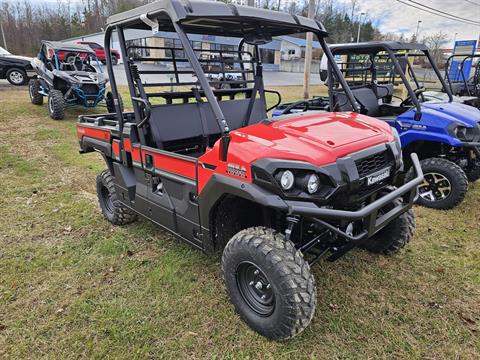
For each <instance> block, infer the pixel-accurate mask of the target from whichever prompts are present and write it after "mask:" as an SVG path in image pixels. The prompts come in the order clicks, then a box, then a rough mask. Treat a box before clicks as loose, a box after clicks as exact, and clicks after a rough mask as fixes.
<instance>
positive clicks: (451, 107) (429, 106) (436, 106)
mask: <svg viewBox="0 0 480 360" xmlns="http://www.w3.org/2000/svg"><path fill="white" fill-rule="evenodd" d="M423 117H431V118H432V119H435V120H436V121H445V122H456V123H458V124H460V125H462V126H465V127H467V128H471V127H475V126H477V124H478V122H480V110H479V109H477V108H475V107H473V106H468V105H464V104H460V103H457V102H446V101H445V102H443V101H440V102H438V101H434V102H433V101H432V102H426V103H423V104H422V118H423Z"/></svg>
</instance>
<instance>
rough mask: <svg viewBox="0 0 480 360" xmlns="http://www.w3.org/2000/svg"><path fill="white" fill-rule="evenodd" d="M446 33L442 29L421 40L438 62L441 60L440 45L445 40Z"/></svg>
mask: <svg viewBox="0 0 480 360" xmlns="http://www.w3.org/2000/svg"><path fill="white" fill-rule="evenodd" d="M447 38H448V35H447V34H446V33H444V32H443V31H441V30H440V31H439V32H437V33H434V34H431V35H428V36H425V37H424V38H423V40H422V42H423V43H424V44H425V45H427V46H428V48H429V49H430V53H431V54H432V57H433V59H434V60H435V62H436V63H437V64H438V63H440V62H441V61H442V60H443V57H442V46H443V45H444V44H445V43H446V42H447Z"/></svg>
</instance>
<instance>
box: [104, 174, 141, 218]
mask: <svg viewBox="0 0 480 360" xmlns="http://www.w3.org/2000/svg"><path fill="white" fill-rule="evenodd" d="M97 196H98V202H99V203H100V208H101V209H102V213H103V216H105V218H106V219H107V220H108V221H109V222H111V223H112V224H113V225H126V224H129V223H131V222H134V221H135V220H137V215H136V214H135V213H134V212H133V211H132V210H130V209H129V208H127V207H125V206H124V205H122V203H121V202H120V201H119V200H118V196H117V192H116V190H115V184H114V182H113V176H112V174H110V171H109V170H103V171H102V172H101V173H100V175H98V176H97Z"/></svg>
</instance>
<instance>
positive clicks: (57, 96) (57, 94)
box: [48, 89, 65, 120]
mask: <svg viewBox="0 0 480 360" xmlns="http://www.w3.org/2000/svg"><path fill="white" fill-rule="evenodd" d="M48 114H49V115H50V117H51V118H52V119H53V120H62V119H63V118H65V100H63V94H62V92H61V91H60V90H55V89H51V90H50V91H49V92H48Z"/></svg>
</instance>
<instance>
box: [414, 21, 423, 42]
mask: <svg viewBox="0 0 480 360" xmlns="http://www.w3.org/2000/svg"><path fill="white" fill-rule="evenodd" d="M421 23H422V20H418V21H417V31H416V32H415V42H417V43H418V30H419V29H420V24H421Z"/></svg>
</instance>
